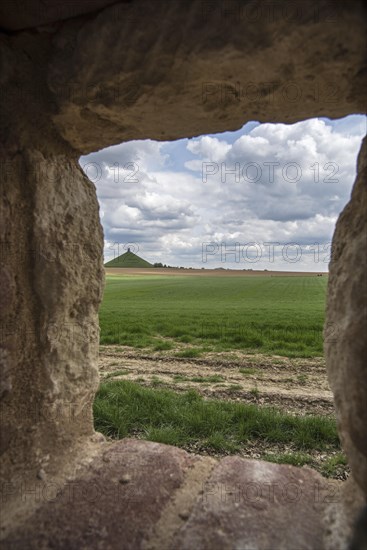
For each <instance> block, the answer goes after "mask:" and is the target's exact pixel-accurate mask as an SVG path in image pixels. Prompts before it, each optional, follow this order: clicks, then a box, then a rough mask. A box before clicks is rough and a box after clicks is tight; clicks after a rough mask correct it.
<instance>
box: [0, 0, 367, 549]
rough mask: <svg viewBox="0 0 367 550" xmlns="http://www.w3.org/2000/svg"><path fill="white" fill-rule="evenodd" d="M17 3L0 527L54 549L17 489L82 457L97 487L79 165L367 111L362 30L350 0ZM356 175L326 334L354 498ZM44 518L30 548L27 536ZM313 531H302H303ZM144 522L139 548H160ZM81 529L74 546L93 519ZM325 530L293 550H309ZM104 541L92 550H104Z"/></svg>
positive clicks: (5, 43) (92, 320) (9, 120)
mask: <svg viewBox="0 0 367 550" xmlns="http://www.w3.org/2000/svg"><path fill="white" fill-rule="evenodd" d="M17 4H18V3H17V2H15V3H9V2H5V4H4V5H5V6H6V10H5V11H0V15H2V16H3V19H2V29H3V33H2V35H1V37H0V41H1V67H2V70H1V73H0V74H1V76H0V79H1V80H0V85H1V91H2V98H3V101H2V107H1V127H2V129H3V135H2V137H1V150H0V158H1V200H2V202H1V222H0V229H1V255H2V265H1V271H0V287H1V301H0V303H1V320H0V322H1V342H0V344H1V350H0V367H1V373H2V378H1V385H0V393H1V435H2V440H1V453H2V455H1V457H2V472H1V475H2V481H3V483H4V484H5V485H3V487H5V489H4V490H5V500H4V499H3V500H4V502H5V503H6V504H7V506H6V511H5V513H4V514H3V517H2V520H3V529H4V536H8V537H10V539H9V538H8V539H7V540H8V546H9V547H14V544H13V543H14V540H17V539H16V538H15V539H14V536H15V535H14V534H16V533H20V532H21V530H22V529H23V528H21V527H20V526H21V525H24V526H25V527H24V529H23V534H24V537H26V538H25V540H26V541H28V543H29V544H28V546H29V547H39V544H41V542H42V541H43V542H42V544H44V545H45V546H46V547H48V545H49V543H48V542H47V540H51V539H52V526H51V527H50V522H49V519H48V518H49V516H48V514H49V513H50V510H49V507H47V506H46V505H45V501H44V499H43V500H42V499H36V498H28V499H24V498H21V486H22V483H30V484H35V483H36V484H37V483H38V484H40V483H41V484H42V483H45V480H48V481H52V482H54V483H56V482H57V484H59V485H60V487H62V486H63V484H65V483H66V482H67V480H68V479H69V480H70V479H78V476H80V475H82V474H79V473H78V472H80V471H84V470H83V468H84V469H85V468H87V464H88V463H90V462H91V461H93V460H96V461H97V463H98V468H97V467H96V470H95V472H97V471H98V472H100V468H102V467H103V461H102V462H101V459H100V454H101V452H102V450H101V449H102V448H105V445H107V444H106V443H102V442H101V440H100V439H98V436H95V435H94V432H93V424H92V409H91V406H92V400H93V395H94V392H95V390H96V388H97V385H98V375H97V368H96V359H97V353H98V319H97V312H98V307H99V303H100V300H101V295H102V289H103V266H102V245H103V237H102V230H101V226H100V223H99V217H98V204H97V200H96V195H95V189H94V186H93V185H92V184H91V183H90V182H89V181H88V180H87V178H86V177H85V176H84V175H83V174H82V172H81V170H80V169H79V166H78V163H77V160H78V156H79V155H80V154H81V153H88V152H90V151H93V150H96V149H99V148H102V147H106V146H108V145H111V144H114V143H119V142H121V141H124V140H129V139H143V138H152V139H162V140H169V139H176V138H180V137H188V136H194V135H199V134H203V133H212V132H220V131H224V130H235V129H238V128H240V127H241V126H242V125H243V124H244V123H245V122H247V121H249V120H259V121H264V122H265V121H266V122H269V121H273V122H295V121H297V120H302V119H305V118H308V117H312V116H329V117H341V116H344V115H347V114H350V113H360V112H363V110H364V101H365V100H364V89H365V87H364V80H365V75H366V67H365V61H364V52H365V34H366V33H365V30H366V29H365V20H366V18H365V11H364V7H363V3H362V2H357V1H356V2H349V3H340V4H334V3H332V4H330V3H329V2H324V1H321V2H317V3H313V2H294V3H292V5H288V8H287V9H289V10H290V11H287V9H286V8H284V9H285V11H279V3H274V4H265V3H263V2H257V1H255V2H252V3H249V4H245V6H243V5H242V4H240V3H239V4H234V6H235V8H234V11H230V13H227V11H225V9H226V5H227V4H226V3H218V4H215V5H213V3H207V2H200V1H198V0H185V1H180V0H176V1H175V2H165V1H162V0H158V1H155V2H152V1H146V0H134V1H133V2H122V3H117V4H114V5H110V6H109V5H108V4H110V2H108V1H103V0H101V1H98V0H96V1H93V2H91V3H90V4H86V3H85V2H82V3H79V2H74V3H73V11H72V12H70V9H71V8H70V6H69V8H68V9H67V8H66V7H65V6H64V7H63V4H62V5H61V4H59V3H57V2H55V3H49V4H48V5H47V9H44V3H43V2H39V1H34V2H28V3H27V10H25V11H24V12H22V14H18V13H17ZM269 5H270V6H271V5H272V6H273V8H272V10H270V11H268V8H267V9H266V11H265V6H269ZM104 6H106V7H104ZM236 6H237V8H236ZM240 6H242V7H240ZM1 9H2V10H3V8H1ZM365 163H366V160H365V157H363V156H362V155H361V156H360V160H359V169H358V171H359V175H358V179H357V182H356V186H355V189H354V191H353V195H352V200H351V202H350V204H349V205H348V206H347V207H346V209H345V211H344V213H343V214H342V216H341V218H340V220H339V222H338V226H337V230H336V234H335V238H334V252H333V260H332V263H331V271H330V285H329V300H328V322H329V323H331V324H332V325H333V326H334V327H336V329H337V331H338V338H337V341H336V342H335V343H330V344H329V345H328V346H327V348H326V352H327V362H328V371H329V379H330V382H331V385H332V388H333V391H334V394H335V404H336V408H337V412H338V418H339V425H340V432H341V436H342V439H343V442H344V444H345V448H346V451H347V453H348V457H349V460H350V463H351V466H352V469H353V476H354V478H355V480H356V481H357V483H358V484H359V486H360V488H361V489H363V490H364V492H366V471H367V468H366V456H367V448H366V440H365V433H364V432H365V425H366V420H367V413H366V403H367V396H366V392H367V390H366V384H365V380H366V374H365V373H366V370H365V369H366V367H365V357H366V356H367V353H366V338H365V328H364V327H365V325H366V317H365V315H366V286H365V273H366V257H365V256H364V257H362V258H361V257H359V256H358V251H359V250H361V249H362V245H363V242H364V239H365V235H366V224H365V212H366V186H365V177H366V167H365V166H366V165H365ZM139 449H140V451H139V452H141V453H142V455H143V454H144V452H146V453H147V456H148V455H149V453H150V451H149V449H148V450H144V449H145V447H144V446H143V447H141V448H140V447H139ZM163 449H164V448H163ZM162 452H163V451H162ZM166 452H167V453H169V452H173V451H168V450H167V451H166ZM122 454H123V453H122ZM167 456H168V455H167ZM180 456H181V455H180ZM98 457H99V458H98ZM175 460H176V459H175ZM180 460H181V459H180ZM182 460H184V461H189V459H188V458H185V459H182ZM98 461H99V462H98ZM101 465H102V466H101ZM117 466H118V464H117ZM117 466H116V468H117ZM238 467H239V468H242V467H243V468H246V467H245V466H241V465H239V466H238ZM228 468H229V467H228ZM259 468H260V470H261V466H259ZM102 469H103V468H102ZM117 469H118V468H117ZM209 470H210V468H209ZM209 470H208V471H209ZM260 470H256V468H255V470H254V472H253V473H249V474H248V475H249V476H250V478H251V476H252V475H254V476H255V477H256V475H257V473H256V472H258V471H260ZM270 470H271V472H272V473H271V475H274V476H276V475H278V473H277V472H278V471H275V470H276V469H275V470H274V468H270ZM270 470H269V472H270ZM93 471H94V470H93ZM248 471H249V472H252V470H251V469H249V470H248ZM157 474H158V470H157ZM83 475H85V473H84V474H83ZM88 475H92V474H88ZM93 475H100V474H97V473H95V474H93ZM223 475H224V474H223ZM230 475H231V476H232V477H233V475H234V474H233V472H232V470H231V474H230ZM269 475H270V474H269ZM279 475H280V474H279ZM281 475H283V473H281ZM290 475H291V474H290ZM292 475H293V474H292ZM294 475H296V476H297V474H294ZM302 475H303V474H302ZM310 475H311V474H310ZM224 477H225V475H224ZM139 479H140V478H139ZM141 479H142V480H143V481H141V482H140V483H143V482H144V483H145V482H146V481H147V479H145V478H141ZM310 479H311V478H310ZM172 487H173V486H172ZM172 487H171V489H170V490H174V487H173V488H172ZM160 490H161V489H159V488H157V487H156V488H153V489H152V491H157V492H159V491H160ZM356 491H357V489H356ZM157 494H158V493H157ZM307 494H308V493H307ZM174 498H175V497H174V496H173V497H172V499H173V500H174ZM307 498H308V497H307ZM153 501H154V498H153ZM268 504H269V503H268ZM60 506H61V505H60ZM96 506H97V511H98V510H99V508H98V505H96ZM215 506H216V507H217V508H216V513H217V514H219V516H218V517H219V520H218V521H220V517H221V513H222V512H221V511H220V510H221V508H220V506H219V505H218V504H216V505H215ZM218 506H219V508H218ZM40 508H41V511H40V512H39V513H40V514H41V516H42V514H43V516H42V518H43V519H42V521H43V522H44V530H45V532H44V533H41V535H42V536H41V542H40V541H39V539H37V537H36V536H35V533H33V534H32V529H33V525H34V523H33V520H32V518H33V514H35V513H36V510H37V509H40ZM194 508H195V507H194ZM194 508H193V509H194ZM349 509H350V507H349ZM218 510H219V512H218ZM101 513H102V510H101ZM105 513H106V511H105ZM172 513H173V512H172ZM203 513H204V512H203ZM206 513H207V514H209V515H210V514H211V513H212V512H210V511H209V509H208V511H207V512H206ZM284 513H286V512H284ZM320 513H321V512H320ZM197 514H199V512H197ZM223 514H224V512H223ZM171 515H172V514H171ZM301 516H302V514H301V512H300V515H299V517H300V518H301ZM101 517H102V518H104V520H103V521H106V522H107V523H108V517H106V516H105V515H104V516H103V514H102V516H101ZM167 517H170V516H169V514H168V516H167ZM208 517H209V516H205V513H204V516H202V515H200V521H199V519H198V518H199V515H198V516H197V520H198V521H199V523H197V525H201V526H203V525H205V523H206V522H207V521H209V520H208ZM223 517H224V516H223ZM259 517H260V516H259ZM261 517H262V516H261ZM310 517H311V516H310ZM310 517H309V518H308V519H307V518H306V519H305V520H304V521H306V520H307V521H308V522H311V524H312V521H313V520H311V519H310ZM312 517H314V516H312ZM353 517H354V516H353ZM27 518H28V520H27ZM65 518H66V516H65ZM205 518H206V519H205ZM27 521H28V522H30V523H29V525H28V527H26V522H27ZM66 521H69V520H66V519H65V522H66ZM101 521H102V520H101ZM103 521H102V524H103ZM120 521H121V518H120ZM156 521H158V520H157V519H155V520H154V521H153V520H152V522H153V523H152V526H151V531H149V530H148V531H147V534H146V539H147V540H148V539H149V538H150V537H153V539H154V540H156V541H159V540H160V539H159V536H158V535H159V532H160V531H159V529H161V530H162V526H160V527H159V526H158V527H157V528H155V527H154V525H155V523H154V522H156ZM167 521H168V520H167ZM195 521H196V520H195ZM195 521H194V520H193V522H194V523H195ZM299 521H302V520H301V519H300V520H299ZM307 521H306V523H304V526H306V525H308V523H307ZM85 522H86V523H85V524H83V525H82V528H81V529H82V530H83V529H84V531H85V529H87V523H88V514H87V515H86V518H85ZM200 522H201V523H200ZM238 522H240V517H239V519H238ZM341 523H342V521H341ZM102 524H101V525H100V530H99V532H100V531H101V529H102V526H103V525H102ZM52 525H53V524H52ZM259 525H261V521H260V524H259ZM47 526H48V527H47ZM79 527H80V526H79ZM334 527H335V526H334ZM106 528H107V527H106ZM137 528H138V527H137ZM176 528H177V529H179V526H176ZM201 528H202V527H201ZM48 529H49V532H48ZM75 529H76V530H77V528H76V527H75ZM149 529H150V528H149ZM154 529H155V531H154ZM228 529H230V527H228ZM282 529H285V530H286V529H287V525H286V522H284V526H283V527H282ZM322 529H323V528H322V527H319V531H318V532H319V535H318V538H317V540H316V539H315V540H312V541H311V542H310V544H308V546H307V545H306V546H305V547H310V548H311V547H312V548H316V547H320V546H318V543H319V542H320V540H321V539H320V537H321V538H322ZM63 530H64V524H61V526H60V525H59V531H58V532H63ZM84 531H83V532H84ZM307 531H308V528H306V527H305V528H304V529H303V530H302V532H304V533H307ZM75 532H76V531H75ZM153 532H155V535H154V536H153ZM26 533H27V534H26ZM111 536H112V535H111ZM195 536H196V535H195ZM213 536H214V539H213V540H214V542H213V540H212V539H211V543H210V544H214V546H215V545H216V544H217V546H218V545H219V546H220V541H221V537H222V535H221V534H220V533H217V534H216V535H213ZM251 536H252V537H255V538H253V539H252V540H257V539H256V536H257V535H256V533H255V534H252V535H251ZM348 536H349V535H348ZM42 537H43V538H42ZM47 537H48V538H47ZM70 537H71V538H69V539H67V537H66V539H65V541H66V542H64V544H63V545H62V544H61V545H60V547H67V546H68V544H69V542H70V541H71V540H73V537H72V535H70ZM154 537H155V538H154ZM185 537H186V535H184V533H183V532H182V533H181V535H180V537H179V538H178V539H177V540H180V541H181V542H180V545H182V547H185V544H186V546H187V545H188V544H189V543H187V542H185V540H186V541H187V540H189V539H187V538H186V539H185ZM239 537H240V539H238V538H237V539H236V540H234V541H233V544H240V542H241V541H242V543H243V541H244V540H245V538H246V533H245V532H241V533H240V534H239ZM345 537H346V535H345V536H344V539H345ZM112 538H113V537H112ZM107 539H108V537H107ZM107 539H106V540H107ZM153 539H152V540H153ZM342 539H343V536H342ZM36 540H38V542H36ZM103 540H104V539H103V537H102V539H101V541H102V542H101V544H100V547H102V548H109V547H114V546H113V545H112V546H109V545H108V544H107V542H106V543H105V544H104V543H103ZM111 540H112V539H111ZM113 540H115V539H113ZM131 540H132V539H131ZM134 540H135V539H134ZM190 540H191V539H190ZM192 540H194V539H192ZM208 540H209V539H208ZM259 540H260V539H259ZM284 540H288V542H287V547H289V548H290V547H291V546H290V544H291V543H290V542H289V538H288V539H287V538H286V537H285V538H284ZM345 540H346V539H345ZM345 540H344V543H345ZM9 541H10V542H9ZM32 541H33V542H32ZM45 541H46V542H45ZM68 541H69V542H68ZM215 541H216V542H215ZM239 541H240V542H239ZM265 543H266V541H265V539H264V541H263V544H265ZM344 543H343V544H344ZM111 544H112V543H111ZM113 544H115V543H113ZM131 544H132V543H131ZM139 544H140V542H139ZM200 544H202V545H204V546H202V547H205V543H204V542H203V541H202V542H201V543H200ZM259 544H260V547H263V546H261V544H262V543H259ZM300 544H301V542H300ZM325 544H326V543H325ZM157 545H158V542H157ZM25 547H27V546H25ZM221 547H222V546H221Z"/></svg>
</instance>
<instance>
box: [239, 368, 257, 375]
mask: <svg viewBox="0 0 367 550" xmlns="http://www.w3.org/2000/svg"><path fill="white" fill-rule="evenodd" d="M239 372H240V373H241V374H244V375H249V374H257V373H258V372H259V369H253V368H245V369H239Z"/></svg>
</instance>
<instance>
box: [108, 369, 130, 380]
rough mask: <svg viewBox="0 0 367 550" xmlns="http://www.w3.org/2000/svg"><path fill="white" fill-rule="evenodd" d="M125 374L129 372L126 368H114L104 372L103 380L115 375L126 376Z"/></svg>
mask: <svg viewBox="0 0 367 550" xmlns="http://www.w3.org/2000/svg"><path fill="white" fill-rule="evenodd" d="M126 374H129V371H128V370H115V371H113V372H109V373H108V374H106V376H105V377H104V380H107V378H114V377H115V376H126Z"/></svg>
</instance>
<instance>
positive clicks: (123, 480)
mask: <svg viewBox="0 0 367 550" xmlns="http://www.w3.org/2000/svg"><path fill="white" fill-rule="evenodd" d="M119 481H120V483H123V484H125V483H130V481H131V477H130V476H129V474H124V475H123V476H122V477H121V478H120V479H119Z"/></svg>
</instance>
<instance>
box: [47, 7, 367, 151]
mask: <svg viewBox="0 0 367 550" xmlns="http://www.w3.org/2000/svg"><path fill="white" fill-rule="evenodd" d="M270 4H271V5H273V9H272V10H270V11H269V3H264V2H250V3H248V4H245V5H243V4H242V3H233V5H232V4H231V5H232V8H231V9H229V8H230V7H229V6H228V3H226V2H223V3H222V2H218V3H215V2H214V3H213V2H202V1H198V0H185V1H183V2H182V1H179V2H166V1H160V0H158V1H155V2H152V1H151V0H141V1H139V2H131V3H129V4H123V5H122V6H121V12H120V14H119V16H117V17H116V16H115V14H114V7H111V8H106V9H105V10H103V11H102V12H101V13H99V14H98V16H96V17H95V18H93V19H90V20H89V21H86V22H85V23H83V24H82V23H81V22H79V23H78V22H73V24H68V23H65V25H64V26H63V28H62V29H61V30H60V32H59V33H57V34H56V35H55V38H54V41H53V45H54V48H55V50H54V55H53V59H52V64H51V67H50V73H49V78H48V83H49V87H50V89H51V90H52V92H53V93H54V96H55V100H56V103H57V108H58V109H57V114H56V115H54V116H53V120H54V122H55V124H56V125H57V127H58V128H59V130H60V132H61V133H62V135H63V136H64V138H65V139H66V141H68V142H69V143H70V144H71V145H72V146H73V147H75V148H76V149H77V150H79V151H81V152H83V153H86V152H90V151H92V150H96V149H100V148H101V147H104V146H107V145H111V144H112V143H120V142H121V141H122V140H129V139H146V138H152V139H159V140H168V139H178V138H182V137H188V136H193V135H198V134H202V133H214V132H223V131H227V130H235V129H238V128H240V127H241V126H242V125H243V124H244V123H245V122H247V121H248V120H259V121H263V122H295V121H298V120H302V119H306V118H309V117H312V116H317V115H324V116H331V117H342V116H345V115H347V114H349V113H352V112H353V113H358V112H364V110H365V98H364V93H363V83H364V81H365V78H364V76H365V72H364V71H365V69H364V63H365V60H364V51H365V36H364V33H365V17H366V13H365V9H364V7H363V5H362V3H359V2H352V3H344V2H341V3H338V4H331V3H330V2H329V1H321V2H319V1H318V2H304V1H298V2H297V1H296V2H292V3H287V4H286V5H283V7H281V4H280V3H276V2H274V3H270ZM226 6H227V11H226ZM236 6H237V8H236ZM240 6H242V8H241V9H240ZM143 20H144V21H147V22H149V23H148V24H147V25H145V24H142V21H143ZM157 28H159V33H158V34H157ZM96 36H98V41H96V38H95V37H96ZM306 44H307V47H305V45H306ZM107 59H108V63H106V62H105V60H107Z"/></svg>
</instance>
